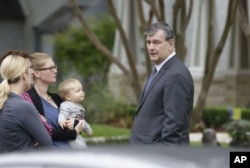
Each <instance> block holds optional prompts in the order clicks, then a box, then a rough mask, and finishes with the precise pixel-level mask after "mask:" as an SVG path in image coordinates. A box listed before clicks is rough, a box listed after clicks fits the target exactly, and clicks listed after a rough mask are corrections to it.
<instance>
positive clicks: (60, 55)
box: [54, 16, 115, 91]
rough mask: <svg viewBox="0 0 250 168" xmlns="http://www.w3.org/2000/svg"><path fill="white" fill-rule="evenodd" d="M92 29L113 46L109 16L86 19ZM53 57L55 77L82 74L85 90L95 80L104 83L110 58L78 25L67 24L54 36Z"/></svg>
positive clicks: (112, 33) (102, 39)
mask: <svg viewBox="0 0 250 168" xmlns="http://www.w3.org/2000/svg"><path fill="white" fill-rule="evenodd" d="M89 22H90V23H89V24H90V27H91V29H92V31H93V32H94V33H95V35H96V36H97V37H98V38H99V39H100V41H101V42H102V43H103V44H105V46H106V47H107V48H108V49H109V50H112V49H113V45H114V37H115V24H114V22H113V21H112V19H111V18H109V17H107V16H103V17H102V18H101V19H98V20H97V19H95V18H92V19H89ZM54 45H55V54H54V55H55V61H56V63H57V66H58V72H59V73H58V77H59V78H60V79H62V78H65V77H66V76H68V75H70V76H74V75H76V76H77V77H78V76H80V77H81V78H83V81H84V87H85V90H87V91H88V90H89V89H91V86H92V85H94V84H95V83H102V84H105V83H106V79H107V73H108V71H109V68H110V64H111V60H110V59H108V58H107V57H106V56H105V55H104V54H103V53H101V51H99V50H98V49H97V48H96V47H95V46H94V44H93V43H92V42H91V41H90V40H89V38H88V36H87V34H86V33H85V32H84V30H83V28H82V27H81V26H70V27H69V29H68V30H67V31H65V32H62V33H57V34H56V37H55V43H54Z"/></svg>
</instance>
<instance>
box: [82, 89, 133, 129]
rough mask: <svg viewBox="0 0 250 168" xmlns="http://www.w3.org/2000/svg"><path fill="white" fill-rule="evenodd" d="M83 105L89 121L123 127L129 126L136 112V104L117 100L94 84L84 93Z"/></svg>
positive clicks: (107, 91)
mask: <svg viewBox="0 0 250 168" xmlns="http://www.w3.org/2000/svg"><path fill="white" fill-rule="evenodd" d="M83 106H84V107H85V109H86V117H87V120H88V121H89V122H90V123H95V124H109V125H113V126H118V127H124V128H129V127H131V125H132V118H133V116H134V114H135V112H136V106H133V105H128V104H124V103H121V102H118V101H117V100H115V99H114V97H113V96H112V94H111V93H110V92H109V90H107V89H106V88H105V87H104V88H103V87H102V85H99V86H96V87H95V88H93V89H92V90H91V92H90V93H89V94H87V95H86V98H85V100H84V102H83Z"/></svg>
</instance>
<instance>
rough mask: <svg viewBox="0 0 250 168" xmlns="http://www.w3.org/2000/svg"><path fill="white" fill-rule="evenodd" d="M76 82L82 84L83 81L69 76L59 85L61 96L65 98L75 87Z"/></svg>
mask: <svg viewBox="0 0 250 168" xmlns="http://www.w3.org/2000/svg"><path fill="white" fill-rule="evenodd" d="M76 83H80V84H81V82H80V81H79V80H77V79H75V78H69V79H65V80H63V81H62V82H61V83H60V84H59V86H58V94H59V96H60V97H61V98H62V99H63V100H65V99H66V96H67V94H68V93H69V92H70V90H71V89H72V88H74V84H76Z"/></svg>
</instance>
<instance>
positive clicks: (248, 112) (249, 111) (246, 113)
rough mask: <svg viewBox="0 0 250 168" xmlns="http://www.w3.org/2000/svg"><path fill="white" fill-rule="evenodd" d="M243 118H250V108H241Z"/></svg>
mask: <svg viewBox="0 0 250 168" xmlns="http://www.w3.org/2000/svg"><path fill="white" fill-rule="evenodd" d="M241 118H242V119H244V120H250V108H243V109H242V110H241Z"/></svg>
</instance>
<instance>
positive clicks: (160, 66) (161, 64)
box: [155, 52, 176, 72]
mask: <svg viewBox="0 0 250 168" xmlns="http://www.w3.org/2000/svg"><path fill="white" fill-rule="evenodd" d="M175 54H176V52H173V53H172V54H170V55H169V56H168V58H166V59H165V60H164V61H163V62H162V63H160V64H159V65H155V68H156V70H157V72H159V71H160V69H161V68H162V66H163V65H164V64H165V63H166V62H167V61H168V60H169V59H170V58H172V57H173V56H175Z"/></svg>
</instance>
